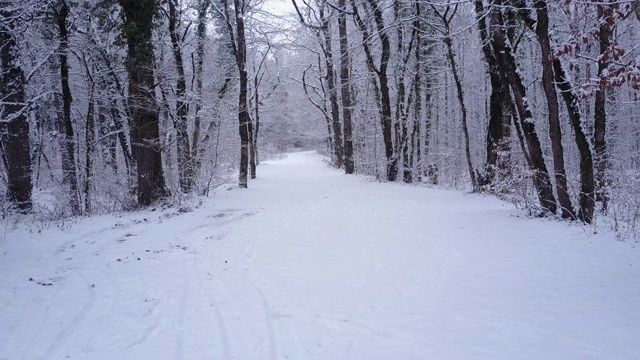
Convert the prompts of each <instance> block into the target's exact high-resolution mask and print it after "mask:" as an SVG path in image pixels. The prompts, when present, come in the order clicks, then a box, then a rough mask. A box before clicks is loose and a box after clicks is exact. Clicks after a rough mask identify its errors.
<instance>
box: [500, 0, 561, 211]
mask: <svg viewBox="0 0 640 360" xmlns="http://www.w3.org/2000/svg"><path fill="white" fill-rule="evenodd" d="M494 4H495V6H494V7H493V8H492V9H491V13H490V19H491V32H492V34H493V36H492V39H491V45H492V48H493V50H494V51H493V53H494V54H496V58H497V59H498V62H499V64H500V71H501V74H502V79H503V81H504V82H505V84H508V85H509V87H510V88H511V93H512V94H513V105H514V107H515V109H516V111H517V114H518V121H519V124H518V125H519V127H520V130H521V134H522V137H523V140H524V141H525V143H526V148H527V150H528V160H529V161H528V163H529V167H530V169H531V171H532V172H533V184H534V186H535V188H536V191H537V193H538V200H539V201H540V206H541V207H542V209H543V210H545V211H548V212H550V213H552V214H555V212H556V210H557V204H556V199H555V196H554V195H553V186H552V184H551V179H550V178H549V172H548V171H547V165H546V164H545V161H544V156H543V154H542V148H541V146H540V140H539V139H538V135H537V133H536V130H535V125H534V122H533V119H532V114H531V110H530V109H529V104H528V100H527V94H526V89H525V86H524V84H523V82H522V78H521V77H520V73H519V72H518V69H517V67H516V61H515V58H514V56H513V53H512V50H511V48H510V47H509V46H507V44H506V34H505V31H504V21H503V19H502V13H501V7H502V1H501V0H496V1H495V3H494Z"/></svg>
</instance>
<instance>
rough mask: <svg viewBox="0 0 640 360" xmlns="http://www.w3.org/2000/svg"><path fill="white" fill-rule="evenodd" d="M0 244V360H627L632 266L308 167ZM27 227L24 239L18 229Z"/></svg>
mask: <svg viewBox="0 0 640 360" xmlns="http://www.w3.org/2000/svg"><path fill="white" fill-rule="evenodd" d="M259 176H260V178H259V179H258V180H256V181H253V182H251V183H250V189H248V190H241V189H232V190H229V191H222V192H219V193H218V194H217V195H216V196H214V197H212V198H210V199H208V200H207V202H205V203H204V204H202V205H201V206H199V207H197V208H195V209H190V210H191V211H175V210H167V211H156V212H151V211H147V212H142V213H129V214H123V215H120V216H114V215H112V216H103V217H95V218H92V219H86V220H82V221H79V222H78V223H77V224H74V225H73V226H72V227H71V229H70V230H68V229H67V230H64V229H48V230H45V231H43V232H42V233H40V234H38V233H37V230H34V231H32V232H29V231H26V230H24V229H23V230H21V229H18V230H12V231H7V232H6V233H5V238H4V240H2V241H0V359H11V360H13V359H67V358H68V359H105V360H106V359H223V360H227V359H240V360H250V359H294V360H297V359H299V360H307V359H326V360H339V359H362V360H371V359H380V360H387V359H398V360H402V359H492V360H495V359H509V360H511V359H630V360H631V359H639V358H640V342H639V341H638V339H640V305H639V304H640V249H636V248H635V247H634V246H633V245H634V244H631V243H622V242H617V241H615V240H613V239H612V237H611V236H608V235H606V236H605V235H603V236H587V235H586V234H585V232H584V231H583V230H582V228H580V227H577V226H572V225H567V224H563V223H559V222H555V221H550V220H545V219H529V218H525V217H519V216H518V212H517V211H515V210H513V209H512V206H511V205H509V204H504V203H502V202H500V201H498V200H496V199H494V198H491V197H483V196H480V195H465V194H463V193H460V192H455V191H443V190H433V189H426V188H419V187H413V186H404V185H400V184H381V183H374V182H367V181H366V180H365V179H363V178H361V177H357V176H346V175H343V174H342V173H341V172H338V171H334V170H331V169H329V168H328V167H327V166H326V165H325V164H324V163H323V162H322V158H321V157H320V156H319V155H317V154H314V153H308V152H307V153H296V154H290V155H289V157H288V158H287V159H285V160H282V161H273V162H267V163H266V164H263V165H261V166H260V167H259ZM35 226H36V225H34V227H35Z"/></svg>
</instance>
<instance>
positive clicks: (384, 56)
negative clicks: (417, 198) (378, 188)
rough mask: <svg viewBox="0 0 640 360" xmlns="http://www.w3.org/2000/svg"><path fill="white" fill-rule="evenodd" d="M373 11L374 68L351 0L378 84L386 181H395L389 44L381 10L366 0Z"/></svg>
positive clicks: (364, 26) (364, 25)
mask: <svg viewBox="0 0 640 360" xmlns="http://www.w3.org/2000/svg"><path fill="white" fill-rule="evenodd" d="M367 3H368V4H369V6H370V7H371V10H372V12H373V17H374V21H375V24H376V29H377V34H378V38H379V39H380V45H381V55H380V66H379V67H378V68H376V66H375V64H374V61H373V55H372V54H371V50H370V48H369V32H368V30H367V27H366V24H365V23H364V21H363V20H362V18H361V17H360V15H359V13H358V8H357V4H356V3H355V1H354V0H352V5H353V16H354V19H355V21H356V24H357V25H358V27H359V28H360V31H361V32H362V38H363V48H364V51H365V55H366V61H367V66H368V67H369V68H370V70H371V71H373V72H375V74H376V75H377V78H378V86H377V88H376V89H375V92H376V93H378V94H379V99H378V105H379V106H380V123H381V125H382V141H383V143H384V149H385V158H386V162H387V164H386V176H387V180H388V181H396V179H397V177H398V157H397V153H396V152H395V149H394V146H393V129H392V123H391V97H390V95H389V78H388V75H387V69H388V67H389V58H390V57H391V44H390V41H389V36H388V34H387V32H386V31H387V29H386V26H385V24H384V19H383V17H382V10H381V9H380V8H379V7H378V5H377V4H376V2H375V0H367Z"/></svg>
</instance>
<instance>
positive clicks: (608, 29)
mask: <svg viewBox="0 0 640 360" xmlns="http://www.w3.org/2000/svg"><path fill="white" fill-rule="evenodd" d="M597 6H598V20H599V21H600V22H601V24H600V28H599V46H600V56H599V57H598V79H600V78H601V77H602V72H603V71H604V70H605V69H606V68H607V66H609V61H608V60H607V59H606V56H605V54H606V53H607V52H608V51H609V47H610V46H611V36H612V35H613V28H612V26H613V25H610V24H609V23H608V22H607V21H606V20H607V18H609V17H611V16H612V13H613V9H612V8H611V6H610V5H603V4H602V3H600V4H598V5H597ZM603 85H604V84H600V86H598V89H597V90H596V96H595V104H594V108H595V109H594V110H595V111H594V122H593V145H594V150H595V167H596V172H595V175H596V200H598V201H600V203H601V204H602V209H603V211H606V209H607V205H608V202H609V199H608V195H607V167H608V162H609V161H608V155H607V139H606V135H607V111H606V103H607V89H606V87H605V86H603Z"/></svg>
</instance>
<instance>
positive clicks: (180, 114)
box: [168, 0, 194, 193]
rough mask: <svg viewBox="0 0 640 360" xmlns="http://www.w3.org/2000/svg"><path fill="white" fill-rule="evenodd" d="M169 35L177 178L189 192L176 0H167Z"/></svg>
mask: <svg viewBox="0 0 640 360" xmlns="http://www.w3.org/2000/svg"><path fill="white" fill-rule="evenodd" d="M168 3H169V37H170V38H171V47H172V50H173V60H174V61H175V65H176V71H177V77H178V78H177V81H176V116H175V117H173V127H174V129H175V130H176V144H177V153H178V179H179V183H180V189H181V190H182V192H184V193H189V192H191V190H192V189H193V180H194V179H193V177H194V173H193V163H192V161H191V156H190V155H191V154H190V149H191V146H190V145H189V133H188V132H187V115H188V113H189V103H188V102H187V101H186V93H187V80H186V78H185V75H184V61H183V59H182V49H181V44H182V41H181V40H180V34H179V32H178V22H179V20H180V19H179V15H178V12H177V10H176V6H177V5H178V4H177V0H169V1H168Z"/></svg>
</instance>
